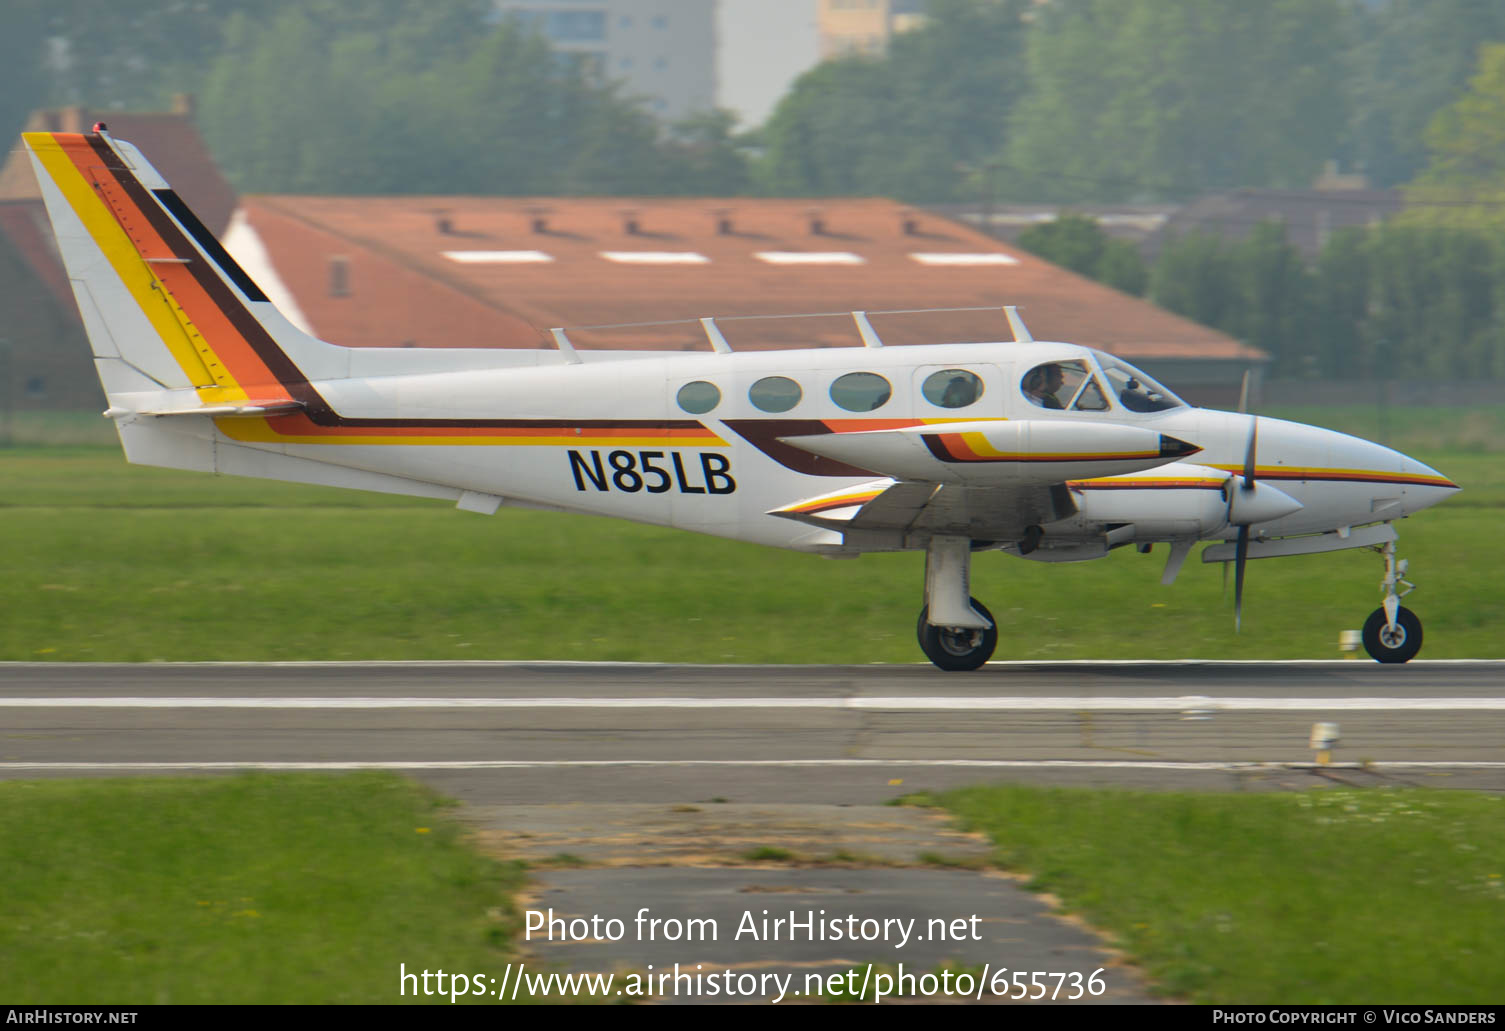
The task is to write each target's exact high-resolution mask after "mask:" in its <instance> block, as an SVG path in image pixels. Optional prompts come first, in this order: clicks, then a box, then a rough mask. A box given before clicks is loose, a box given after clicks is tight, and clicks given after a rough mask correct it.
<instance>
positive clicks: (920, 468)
mask: <svg viewBox="0 0 1505 1031" xmlns="http://www.w3.org/2000/svg"><path fill="white" fill-rule="evenodd" d="M780 441H781V443H784V444H788V445H790V446H792V447H797V448H800V449H802V450H804V451H808V452H810V453H812V454H816V455H820V456H822V457H824V458H831V459H835V460H838V461H842V462H848V463H851V464H852V465H856V466H860V467H861V468H864V469H871V470H873V471H874V472H878V473H882V474H883V475H885V476H891V477H894V478H895V479H905V480H919V481H923V482H929V483H958V484H972V485H1008V484H1049V483H1059V482H1062V481H1064V480H1068V479H1084V478H1091V477H1097V476H1111V475H1115V474H1122V473H1127V472H1135V471H1139V470H1143V469H1153V468H1156V467H1158V466H1161V465H1166V464H1168V463H1170V462H1174V461H1177V460H1179V459H1182V458H1185V457H1186V456H1187V455H1193V454H1196V453H1197V452H1199V451H1201V450H1202V449H1201V448H1200V447H1199V446H1197V445H1195V444H1191V443H1188V442H1187V441H1184V440H1181V439H1179V438H1177V437H1171V436H1167V435H1166V434H1163V433H1160V432H1158V431H1156V430H1151V429H1146V428H1144V427H1142V426H1124V425H1121V424H1117V423H1106V422H1078V421H1064V420H1048V419H1038V420H1036V419H993V420H980V421H977V422H965V423H946V424H935V425H919V426H909V427H904V428H902V429H887V430H869V431H856V432H850V433H829V434H818V435H811V436H794V437H781V438H780Z"/></svg>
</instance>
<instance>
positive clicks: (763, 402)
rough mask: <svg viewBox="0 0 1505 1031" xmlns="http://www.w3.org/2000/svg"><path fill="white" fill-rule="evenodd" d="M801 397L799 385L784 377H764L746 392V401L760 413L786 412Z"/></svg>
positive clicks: (801, 392) (802, 392) (802, 393)
mask: <svg viewBox="0 0 1505 1031" xmlns="http://www.w3.org/2000/svg"><path fill="white" fill-rule="evenodd" d="M803 396H804V391H802V390H800V385H799V384H798V383H796V382H794V380H792V379H789V378H787V377H784V376H765V377H763V378H762V379H760V380H758V382H756V383H754V384H753V385H752V389H751V390H749V391H748V392H747V399H748V400H749V401H751V402H752V403H753V407H754V408H756V409H758V411H760V412H787V411H789V409H791V408H793V407H794V406H795V405H797V404H799V403H800V398H801V397H803Z"/></svg>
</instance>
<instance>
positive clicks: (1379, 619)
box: [1364, 606, 1421, 662]
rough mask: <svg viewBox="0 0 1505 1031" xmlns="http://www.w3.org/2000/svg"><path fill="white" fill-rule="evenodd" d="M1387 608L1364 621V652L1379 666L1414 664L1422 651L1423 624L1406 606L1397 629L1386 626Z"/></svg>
mask: <svg viewBox="0 0 1505 1031" xmlns="http://www.w3.org/2000/svg"><path fill="white" fill-rule="evenodd" d="M1387 622H1388V620H1387V619H1386V618H1385V610H1384V609H1383V608H1378V609H1375V610H1374V611H1373V612H1371V613H1370V614H1369V618H1368V619H1367V620H1365V621H1364V650H1365V651H1366V652H1368V653H1369V657H1370V658H1372V659H1374V660H1375V661H1376V662H1410V661H1411V660H1412V659H1413V658H1415V657H1416V653H1417V652H1419V651H1421V620H1419V619H1417V618H1416V613H1414V612H1412V611H1411V610H1410V609H1408V608H1406V607H1405V606H1401V608H1400V610H1399V611H1398V612H1396V614H1395V629H1393V630H1392V629H1390V628H1389V627H1387V626H1386V623H1387Z"/></svg>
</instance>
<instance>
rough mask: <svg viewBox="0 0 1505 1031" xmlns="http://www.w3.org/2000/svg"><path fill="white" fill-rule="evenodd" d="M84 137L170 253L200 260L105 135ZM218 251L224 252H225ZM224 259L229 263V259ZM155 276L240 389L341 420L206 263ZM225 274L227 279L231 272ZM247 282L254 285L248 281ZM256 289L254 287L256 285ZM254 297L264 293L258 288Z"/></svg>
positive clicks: (319, 418) (318, 418) (161, 270)
mask: <svg viewBox="0 0 1505 1031" xmlns="http://www.w3.org/2000/svg"><path fill="white" fill-rule="evenodd" d="M84 138H85V139H86V140H87V141H88V142H89V145H90V147H91V148H92V149H93V151H94V153H95V154H96V155H98V156H99V158H100V159H101V161H103V162H104V166H105V170H106V171H108V173H109V174H110V175H111V177H112V178H113V179H114V181H115V183H116V184H117V185H118V186H119V188H120V189H121V190H123V191H124V192H125V194H126V196H127V197H128V198H129V199H130V202H131V203H132V204H133V205H134V206H135V208H136V209H137V210H138V211H139V212H140V213H141V214H142V215H144V216H145V218H146V220H147V221H148V222H149V223H151V226H152V228H153V229H154V230H155V232H156V235H157V236H158V237H159V238H160V239H161V241H162V244H163V245H164V246H165V247H166V248H167V249H168V251H169V252H170V253H171V254H173V255H174V256H177V257H186V258H198V257H199V252H198V251H196V250H195V249H194V247H193V244H192V243H191V242H190V241H189V239H188V237H187V236H186V235H185V234H184V230H183V228H180V226H179V224H178V223H177V222H175V221H173V217H170V216H169V214H168V211H167V209H166V207H165V206H164V205H163V204H162V203H159V201H158V198H157V196H154V195H153V194H152V193H151V192H149V191H147V189H146V188H145V187H144V186H143V185H142V184H141V182H140V180H139V179H137V177H136V176H135V174H134V173H133V172H132V171H131V170H130V169H128V168H126V167H125V166H124V165H123V164H122V162H121V161H120V159H119V157H118V156H117V155H116V154H115V152H114V151H113V150H112V149H111V148H110V145H109V144H108V143H107V142H106V141H105V140H104V139H103V137H101V136H98V135H96V134H91V135H88V136H85V137H84ZM174 199H176V200H177V202H178V205H179V207H180V208H181V209H182V210H183V211H185V212H186V211H187V207H186V206H185V205H183V204H182V201H181V199H179V198H177V197H176V195H174ZM192 222H193V224H194V225H196V226H198V228H199V230H200V231H201V232H202V233H203V235H204V237H206V238H208V239H211V240H212V239H213V237H212V236H210V235H209V233H208V230H207V229H204V228H203V225H202V223H200V222H199V220H198V219H197V218H193V219H192ZM217 249H220V250H221V253H223V249H222V248H217ZM225 258H226V260H227V261H228V260H229V256H228V255H225ZM211 260H213V259H212V258H211ZM231 264H233V262H231ZM153 272H154V274H155V276H156V278H157V279H158V280H159V281H160V282H161V283H162V285H163V286H164V287H165V288H166V289H167V290H168V291H169V292H171V294H172V295H173V299H174V300H175V301H176V302H177V303H178V304H180V305H181V306H182V308H183V309H184V311H185V313H186V314H187V316H188V318H189V319H190V320H191V321H192V322H194V323H196V324H197V325H199V326H202V327H203V328H204V332H203V334H202V335H203V338H204V342H205V344H206V345H207V346H208V347H209V348H210V349H212V350H213V351H214V352H215V353H216V355H217V356H218V357H219V358H220V359H221V361H222V362H223V363H224V365H225V366H227V367H228V368H229V369H230V372H231V374H232V375H234V377H235V378H236V380H238V381H239V384H240V386H241V387H242V388H245V387H247V386H254V387H255V388H256V389H257V390H258V391H263V392H264V388H267V387H271V386H273V385H277V386H281V387H282V388H283V390H284V391H286V392H287V394H288V396H289V397H290V398H291V399H292V400H296V401H300V402H302V403H303V404H304V405H305V407H306V408H307V411H308V415H309V416H310V417H311V418H312V419H313V420H314V422H315V423H318V424H320V425H323V424H325V422H326V420H330V422H331V424H332V421H333V420H334V419H335V418H337V417H335V416H334V415H333V413H332V412H331V411H330V409H329V406H328V404H327V403H326V402H325V401H324V399H323V398H322V397H320V396H319V394H318V393H317V392H316V391H315V390H314V389H313V388H312V387H311V386H310V384H309V382H308V380H307V378H306V377H305V376H304V375H303V373H302V371H301V370H299V369H298V367H297V366H296V365H295V364H294V363H293V361H292V359H291V358H289V357H288V356H287V354H286V353H285V352H284V351H283V350H282V348H281V347H279V346H278V345H277V343H276V341H274V340H273V339H272V338H271V336H270V335H269V334H268V333H267V331H266V328H265V327H264V326H262V324H261V323H260V321H258V320H257V319H256V317H255V316H254V315H252V314H251V313H250V312H249V311H248V310H247V309H246V307H245V304H244V303H243V302H242V301H241V300H240V298H238V297H236V296H235V295H234V294H233V293H232V292H231V290H230V288H229V287H228V286H227V285H226V284H225V281H224V280H223V279H221V278H220V277H219V275H217V274H216V272H215V270H214V269H212V268H210V267H209V266H208V265H207V264H206V263H205V262H203V261H198V260H193V261H190V262H189V263H188V264H186V265H180V266H159V267H157V268H155V269H153ZM226 274H227V275H229V273H228V271H227V272H226ZM241 275H242V276H244V275H245V273H244V272H243V271H242V272H241ZM246 281H247V282H248V283H249V282H250V280H249V278H248V277H247V280H246ZM194 287H197V289H194ZM252 289H255V287H254V284H252ZM256 293H257V294H258V295H260V291H259V290H257V291H256ZM237 345H239V346H237Z"/></svg>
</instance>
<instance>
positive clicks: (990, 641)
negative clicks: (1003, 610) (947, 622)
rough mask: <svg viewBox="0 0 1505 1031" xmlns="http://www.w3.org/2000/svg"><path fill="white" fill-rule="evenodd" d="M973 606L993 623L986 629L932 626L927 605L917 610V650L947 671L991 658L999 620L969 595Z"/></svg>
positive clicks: (995, 644) (965, 667)
mask: <svg viewBox="0 0 1505 1031" xmlns="http://www.w3.org/2000/svg"><path fill="white" fill-rule="evenodd" d="M972 607H973V608H974V609H976V610H977V612H978V613H979V614H981V615H982V616H983V617H985V618H986V619H987V621H988V622H989V623H993V625H992V626H990V627H988V628H987V629H986V630H972V629H965V628H962V627H944V626H931V625H930V624H929V623H928V622H926V617H927V616H929V615H930V606H928V605H927V606H926V607H925V608H923V609H921V610H920V622H919V625H918V626H917V627H916V628H915V634H916V636H917V637H919V639H920V650H921V651H923V652H924V653H925V657H926V658H928V659H929V660H930V661H931V662H933V663H935V665H936V666H938V667H939V668H941V669H943V670H946V671H947V672H953V673H956V672H962V671H965V670H973V669H976V668H977V667H979V666H981V665H982V664H983V663H984V662H987V661H988V660H989V659H991V658H992V657H993V649H994V648H996V647H998V624H997V623H995V622H994V621H993V614H992V613H991V612H989V611H988V610H987V609H986V608H984V607H983V604H982V603H981V602H980V601H978V600H977V599H976V598H973V599H972Z"/></svg>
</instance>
